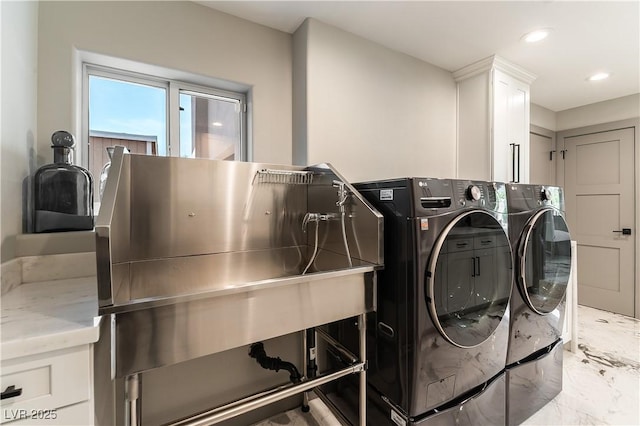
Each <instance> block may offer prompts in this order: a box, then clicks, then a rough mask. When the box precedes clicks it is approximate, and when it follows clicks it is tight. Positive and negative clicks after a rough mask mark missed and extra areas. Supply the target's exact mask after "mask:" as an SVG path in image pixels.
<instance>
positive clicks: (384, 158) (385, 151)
mask: <svg viewBox="0 0 640 426" xmlns="http://www.w3.org/2000/svg"><path fill="white" fill-rule="evenodd" d="M293 38H294V72H293V73H294V80H293V81H294V94H295V97H294V111H295V114H296V116H295V119H294V122H293V125H294V135H295V140H294V162H295V163H296V164H314V163H318V162H329V163H331V164H332V165H333V166H335V167H336V169H337V170H338V171H339V172H340V173H341V174H343V175H344V177H345V178H346V179H347V180H349V181H362V180H370V179H380V178H385V177H397V176H410V175H423V176H433V177H451V176H454V174H455V155H456V152H455V137H456V85H455V82H454V80H453V77H452V75H451V73H450V72H448V71H445V70H443V69H440V68H437V67H435V66H433V65H431V64H428V63H426V62H422V61H420V60H418V59H415V58H413V57H411V56H408V55H405V54H402V53H398V52H395V51H393V50H390V49H387V48H385V47H383V46H380V45H378V44H375V43H373V42H371V41H368V40H365V39H363V38H360V37H358V36H355V35H353V34H350V33H348V32H345V31H343V30H340V29H338V28H335V27H332V26H329V25H326V24H324V23H322V22H319V21H317V20H313V19H308V20H307V21H305V23H304V24H303V25H302V26H301V27H300V28H299V29H298V30H297V31H296V32H295V33H294V36H293Z"/></svg>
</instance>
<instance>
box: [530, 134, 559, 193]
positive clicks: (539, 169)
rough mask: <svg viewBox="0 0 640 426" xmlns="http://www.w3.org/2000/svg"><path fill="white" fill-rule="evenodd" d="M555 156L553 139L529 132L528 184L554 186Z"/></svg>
mask: <svg viewBox="0 0 640 426" xmlns="http://www.w3.org/2000/svg"><path fill="white" fill-rule="evenodd" d="M556 155H557V153H556V152H555V151H554V150H553V139H552V138H551V137H550V136H544V135H541V134H538V133H533V132H531V133H530V134H529V182H530V183H535V184H539V185H555V184H556V158H557V157H556Z"/></svg>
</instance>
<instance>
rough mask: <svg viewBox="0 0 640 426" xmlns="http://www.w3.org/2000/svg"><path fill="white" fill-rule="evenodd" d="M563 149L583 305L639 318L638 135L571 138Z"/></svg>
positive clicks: (617, 133) (631, 132)
mask: <svg viewBox="0 0 640 426" xmlns="http://www.w3.org/2000/svg"><path fill="white" fill-rule="evenodd" d="M564 147H565V150H566V151H565V199H566V214H567V221H568V224H569V230H570V231H571V236H572V239H574V240H576V241H577V243H578V303H580V304H583V305H587V306H592V307H594V308H599V309H604V310H608V311H612V312H617V313H620V314H624V315H629V316H634V301H635V294H634V283H635V277H634V256H635V232H636V231H637V230H636V229H633V228H634V223H635V207H634V179H635V177H634V130H633V128H628V129H620V130H613V131H607V132H600V133H593V134H587V135H582V136H574V137H568V138H564ZM623 229H628V230H629V232H631V235H627V234H626V232H625V233H623V232H621V231H622V230H623Z"/></svg>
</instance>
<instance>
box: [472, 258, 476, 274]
mask: <svg viewBox="0 0 640 426" xmlns="http://www.w3.org/2000/svg"><path fill="white" fill-rule="evenodd" d="M471 267H472V268H473V272H472V273H471V276H472V277H475V276H476V258H475V257H472V258H471Z"/></svg>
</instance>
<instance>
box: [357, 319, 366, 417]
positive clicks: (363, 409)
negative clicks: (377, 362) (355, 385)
mask: <svg viewBox="0 0 640 426" xmlns="http://www.w3.org/2000/svg"><path fill="white" fill-rule="evenodd" d="M358 331H359V332H360V361H362V362H364V368H363V369H362V371H360V373H358V374H360V401H359V402H360V426H366V424H367V340H366V339H367V317H366V314H361V315H360V316H359V317H358Z"/></svg>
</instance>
